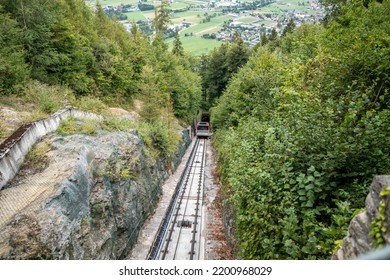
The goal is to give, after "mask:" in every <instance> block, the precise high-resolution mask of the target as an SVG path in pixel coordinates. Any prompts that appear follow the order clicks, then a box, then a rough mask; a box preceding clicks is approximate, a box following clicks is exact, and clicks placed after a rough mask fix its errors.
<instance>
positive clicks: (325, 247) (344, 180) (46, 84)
mask: <svg viewBox="0 0 390 280" xmlns="http://www.w3.org/2000/svg"><path fill="white" fill-rule="evenodd" d="M323 3H324V5H326V7H327V17H326V18H325V19H324V22H322V23H321V24H310V25H309V24H304V25H301V26H300V27H295V25H294V24H293V22H291V23H290V24H289V25H288V27H287V28H286V29H285V30H284V32H283V33H282V34H281V35H278V34H277V33H276V32H273V33H271V34H270V35H269V36H265V34H262V41H261V43H260V44H259V45H258V46H255V47H254V48H249V47H248V46H246V45H245V44H244V43H243V41H242V39H241V38H240V35H239V34H238V33H237V34H235V35H234V37H233V39H232V42H227V43H224V44H222V45H221V46H220V47H219V48H216V49H214V50H213V51H212V52H211V53H209V54H208V55H204V56H202V57H200V58H196V57H191V56H189V55H187V54H186V52H185V50H183V48H182V46H181V43H180V39H179V36H178V34H177V33H176V36H175V41H174V46H173V48H172V49H171V50H170V49H169V48H168V46H167V45H166V44H165V43H164V41H163V33H164V31H166V28H167V24H168V23H169V10H168V9H167V2H166V1H162V6H161V7H160V8H158V9H156V11H155V12H156V17H155V21H154V24H153V28H154V31H153V36H152V38H147V37H146V36H145V35H144V34H143V33H142V32H141V31H140V30H139V29H138V28H137V26H136V25H135V24H133V26H132V29H131V32H127V31H126V30H125V29H124V27H123V26H122V24H120V23H119V22H118V21H117V20H116V19H115V17H114V18H113V19H110V18H109V17H108V16H107V15H106V14H105V13H104V11H103V9H102V7H101V6H100V5H99V4H97V5H96V7H95V8H94V9H91V8H89V7H87V6H86V5H85V3H84V1H82V0H53V1H47V0H29V1H25V0H20V1H11V0H0V103H1V102H3V101H4V100H7V98H11V97H17V98H22V99H25V100H28V101H30V102H32V103H35V104H36V106H35V107H34V108H32V109H33V110H35V111H37V115H39V116H40V115H41V114H40V113H45V114H50V113H53V112H55V111H56V110H58V109H59V108H61V107H63V106H66V105H72V106H76V107H79V108H81V109H90V110H94V111H99V110H101V109H102V108H104V107H105V106H121V107H123V108H125V109H131V106H133V103H134V100H139V101H140V102H141V104H142V111H141V113H140V115H141V117H142V120H143V122H144V123H145V124H146V125H147V126H148V127H149V128H148V131H149V132H148V133H149V138H150V139H151V141H152V142H153V143H152V145H154V146H156V147H157V149H158V150H160V152H162V153H163V154H165V155H167V154H169V153H170V152H171V151H172V148H171V147H172V143H170V142H172V141H173V142H174V141H175V140H174V139H172V135H173V134H174V133H171V132H172V129H173V128H172V124H173V123H176V119H178V120H179V121H180V122H183V123H186V124H188V123H190V122H191V120H192V118H194V116H195V115H196V114H197V111H198V109H200V108H201V107H203V109H205V110H210V112H211V121H212V127H213V130H214V139H213V143H214V146H215V148H216V153H217V164H218V170H219V176H220V178H221V181H222V184H223V195H224V198H225V201H224V202H225V204H224V205H225V207H226V208H229V209H231V211H232V213H233V216H234V236H235V239H236V242H235V251H236V254H237V257H238V258H241V259H327V258H329V257H330V256H331V254H332V252H333V251H334V250H335V249H337V248H338V246H339V245H340V240H341V238H343V236H345V234H346V230H347V226H348V223H349V221H350V220H351V218H352V217H353V216H354V215H356V213H358V212H359V211H360V210H361V208H363V207H364V198H365V196H366V194H367V192H368V186H369V183H370V181H371V180H372V177H373V176H374V175H375V174H388V173H389V172H390V156H389V155H390V126H389V123H390V97H389V88H390V21H389V18H390V1H389V0H382V1H370V0H367V1H366V0H364V1H362V0H348V1H333V0H323ZM11 100H12V99H11ZM30 109H31V108H30ZM0 131H1V122H0ZM372 232H373V233H372V235H373V237H374V241H375V244H374V245H375V246H381V245H382V242H383V238H381V236H382V234H384V232H382V229H380V230H379V231H375V228H374V229H373V231H372Z"/></svg>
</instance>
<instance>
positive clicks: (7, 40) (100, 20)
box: [0, 0, 201, 152]
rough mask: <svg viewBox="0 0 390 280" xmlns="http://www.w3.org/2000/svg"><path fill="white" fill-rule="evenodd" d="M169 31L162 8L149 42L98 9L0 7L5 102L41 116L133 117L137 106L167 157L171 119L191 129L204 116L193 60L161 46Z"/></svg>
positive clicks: (1, 1)
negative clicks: (84, 112) (117, 112)
mask: <svg viewBox="0 0 390 280" xmlns="http://www.w3.org/2000/svg"><path fill="white" fill-rule="evenodd" d="M166 24H167V14H166V9H164V8H163V5H162V8H160V9H157V10H156V20H155V24H154V37H153V38H152V39H150V38H147V37H146V36H144V35H143V33H142V32H141V31H140V30H139V29H138V28H137V25H136V24H133V25H132V29H131V32H130V33H129V32H127V31H126V30H125V28H124V27H123V25H122V24H121V23H119V22H118V21H117V20H116V19H115V18H114V19H110V18H109V17H108V16H107V15H106V14H105V12H104V11H103V9H102V7H101V6H100V5H99V4H97V5H96V7H95V8H94V9H91V8H90V7H87V6H86V4H85V2H84V1H82V0H55V1H46V0H29V1H24V0H21V1H10V0H0V34H1V36H0V98H2V100H3V101H4V100H6V98H7V97H8V99H9V97H10V96H17V97H18V98H21V99H23V100H28V101H30V102H32V103H34V104H36V106H35V107H34V108H33V109H34V111H36V112H35V115H36V116H43V115H44V114H50V113H53V112H55V111H56V110H58V109H59V108H61V107H63V106H65V105H72V106H76V107H79V108H81V109H88V110H93V111H99V110H100V111H101V109H102V108H103V107H104V106H120V107H122V108H125V109H131V106H132V104H133V101H134V99H137V100H139V101H140V102H141V103H142V104H143V106H142V111H141V116H142V120H143V121H144V122H145V123H146V124H147V125H149V131H148V133H149V134H151V135H149V136H151V138H152V141H154V142H155V143H154V144H156V145H157V146H158V148H161V149H163V150H164V151H163V152H168V151H166V147H168V146H169V147H173V148H174V145H171V144H175V143H169V142H172V141H173V142H175V141H174V140H175V139H171V137H170V136H171V135H176V133H171V132H172V131H171V132H169V130H172V129H174V125H172V124H174V123H176V121H175V120H174V119H175V118H177V119H179V120H181V121H183V122H187V123H188V122H189V121H190V120H191V119H192V118H193V116H194V115H195V114H196V112H197V110H198V109H199V105H200V102H201V82H200V76H199V75H198V74H197V73H195V72H194V69H193V68H194V66H193V65H194V64H195V63H194V62H193V61H194V58H192V57H190V56H187V55H186V54H185V53H184V52H182V51H181V49H180V47H181V46H180V45H179V44H178V45H177V47H176V48H175V49H174V51H171V50H168V46H167V45H166V44H165V43H164V42H163V40H162V35H161V34H162V33H163V31H164V30H165V28H166ZM5 103H6V102H5ZM19 109H20V108H19ZM30 110H31V108H30ZM99 113H100V112H99ZM167 120H168V121H167ZM0 128H1V123H0ZM0 130H1V129H0ZM164 147H165V148H164Z"/></svg>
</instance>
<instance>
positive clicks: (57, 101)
mask: <svg viewBox="0 0 390 280" xmlns="http://www.w3.org/2000/svg"><path fill="white" fill-rule="evenodd" d="M25 95H26V99H27V101H28V102H31V103H32V104H34V107H35V110H38V111H41V112H43V113H46V114H53V113H55V112H56V111H58V110H59V109H61V108H64V107H66V106H67V105H70V104H71V103H72V102H74V96H73V93H72V91H71V90H69V89H68V88H66V87H62V86H48V85H45V84H41V83H39V82H31V83H29V84H28V85H27V86H26V88H25Z"/></svg>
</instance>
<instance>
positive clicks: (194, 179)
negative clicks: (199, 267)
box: [147, 139, 207, 260]
mask: <svg viewBox="0 0 390 280" xmlns="http://www.w3.org/2000/svg"><path fill="white" fill-rule="evenodd" d="M206 145H207V140H205V139H197V140H196V142H195V144H194V147H193V150H192V151H191V154H190V157H189V159H188V162H187V164H186V167H185V169H184V171H183V174H182V175H181V178H180V181H179V183H178V184H177V186H176V189H175V192H174V194H173V196H172V199H171V201H170V204H169V206H168V209H167V211H166V215H165V217H164V218H163V220H162V221H161V224H160V227H159V230H158V232H157V234H156V236H155V239H154V242H153V244H152V246H151V248H150V250H149V253H148V257H147V259H149V260H200V259H204V241H203V239H202V238H201V232H202V226H203V206H202V205H203V185H204V166H205V156H206V148H207V147H206Z"/></svg>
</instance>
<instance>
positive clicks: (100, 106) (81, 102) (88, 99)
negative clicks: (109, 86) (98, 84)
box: [74, 96, 107, 114]
mask: <svg viewBox="0 0 390 280" xmlns="http://www.w3.org/2000/svg"><path fill="white" fill-rule="evenodd" d="M74 105H75V107H77V108H78V109H80V110H81V111H86V112H93V113H96V114H104V113H105V112H106V110H107V106H106V105H105V104H104V103H103V102H102V101H101V100H100V99H99V98H95V97H92V96H83V97H81V98H79V99H78V100H76V101H75V102H74Z"/></svg>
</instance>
